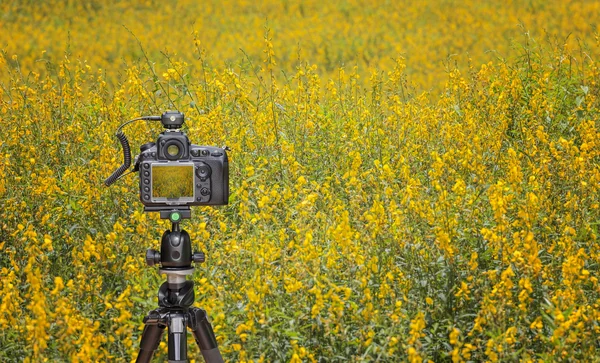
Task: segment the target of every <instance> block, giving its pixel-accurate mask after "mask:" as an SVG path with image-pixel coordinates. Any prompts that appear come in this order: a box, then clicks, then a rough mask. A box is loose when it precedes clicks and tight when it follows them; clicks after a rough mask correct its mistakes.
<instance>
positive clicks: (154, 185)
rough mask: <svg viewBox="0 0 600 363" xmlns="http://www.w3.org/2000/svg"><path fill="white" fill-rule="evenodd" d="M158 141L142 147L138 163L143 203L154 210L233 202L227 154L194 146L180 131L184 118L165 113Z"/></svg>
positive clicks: (219, 149) (176, 113)
mask: <svg viewBox="0 0 600 363" xmlns="http://www.w3.org/2000/svg"><path fill="white" fill-rule="evenodd" d="M162 121H163V125H164V126H165V128H167V130H165V131H164V132H162V133H161V134H160V135H159V136H158V139H157V141H156V143H154V142H151V143H147V144H144V145H142V146H141V147H140V154H139V155H138V156H137V159H136V168H137V169H138V170H139V177H140V178H139V182H140V200H141V202H142V203H143V204H144V205H145V206H146V207H147V208H148V209H151V210H161V209H173V208H181V207H188V206H197V205H225V204H227V203H228V200H229V162H228V160H227V153H226V150H225V149H223V148H219V147H214V146H200V145H195V144H192V143H191V142H190V140H189V139H188V137H187V136H186V135H185V134H184V133H183V132H181V131H179V127H180V126H181V124H183V114H181V113H179V112H165V113H164V114H163V115H162Z"/></svg>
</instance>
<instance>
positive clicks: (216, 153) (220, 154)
mask: <svg viewBox="0 0 600 363" xmlns="http://www.w3.org/2000/svg"><path fill="white" fill-rule="evenodd" d="M210 155H211V156H214V157H215V158H218V157H220V156H223V153H222V152H219V151H217V152H214V153H212V154H210Z"/></svg>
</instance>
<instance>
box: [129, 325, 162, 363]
mask: <svg viewBox="0 0 600 363" xmlns="http://www.w3.org/2000/svg"><path fill="white" fill-rule="evenodd" d="M164 329H165V327H164V326H162V325H156V324H146V326H145V327H144V332H143V333H142V341H141V342H140V351H139V353H138V357H137V360H136V361H135V362H136V363H150V360H151V359H152V355H153V354H154V351H155V350H156V349H157V348H158V344H160V339H161V338H162V334H163V331H164Z"/></svg>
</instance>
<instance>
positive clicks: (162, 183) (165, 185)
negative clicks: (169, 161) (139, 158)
mask: <svg viewBox="0 0 600 363" xmlns="http://www.w3.org/2000/svg"><path fill="white" fill-rule="evenodd" d="M152 198H158V199H164V198H166V199H180V201H182V202H186V201H189V200H192V201H193V200H194V165H193V164H189V165H152Z"/></svg>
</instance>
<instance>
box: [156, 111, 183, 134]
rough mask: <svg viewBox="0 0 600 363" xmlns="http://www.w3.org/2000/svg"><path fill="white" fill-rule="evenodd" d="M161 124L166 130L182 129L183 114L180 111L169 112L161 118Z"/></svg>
mask: <svg viewBox="0 0 600 363" xmlns="http://www.w3.org/2000/svg"><path fill="white" fill-rule="evenodd" d="M160 122H162V124H163V126H164V127H165V128H166V129H170V130H175V129H180V128H181V125H183V113H181V112H179V111H167V112H165V113H163V114H162V116H161V117H160Z"/></svg>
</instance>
